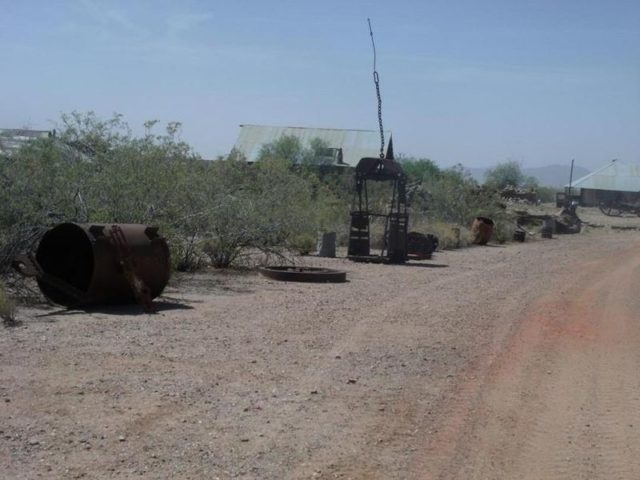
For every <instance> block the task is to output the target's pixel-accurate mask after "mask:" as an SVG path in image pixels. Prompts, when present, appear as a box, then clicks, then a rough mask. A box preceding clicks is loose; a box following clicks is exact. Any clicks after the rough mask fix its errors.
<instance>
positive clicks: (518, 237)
mask: <svg viewBox="0 0 640 480" xmlns="http://www.w3.org/2000/svg"><path fill="white" fill-rule="evenodd" d="M526 239H527V231H526V230H524V229H523V228H520V227H516V229H515V230H514V231H513V240H514V241H516V242H524V241H525V240H526Z"/></svg>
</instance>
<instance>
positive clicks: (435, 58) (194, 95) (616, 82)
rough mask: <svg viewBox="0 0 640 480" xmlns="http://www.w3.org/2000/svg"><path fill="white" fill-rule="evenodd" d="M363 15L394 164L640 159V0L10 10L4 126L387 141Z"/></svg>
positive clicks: (216, 150) (325, 0)
mask: <svg viewBox="0 0 640 480" xmlns="http://www.w3.org/2000/svg"><path fill="white" fill-rule="evenodd" d="M367 17H370V18H371V20H372V22H373V28H374V34H375V40H376V46H377V53H378V71H379V74H380V79H381V87H382V97H383V115H384V126H385V129H389V130H391V131H392V132H393V137H394V147H395V150H396V152H401V153H404V154H407V155H414V156H420V157H429V158H432V159H433V160H435V161H437V162H438V163H439V164H440V165H443V166H446V165H451V164H455V163H457V162H460V163H463V164H464V165H466V166H469V167H477V166H490V165H493V164H495V163H497V162H502V161H505V160H508V159H513V160H518V161H520V162H521V163H522V164H523V165H525V166H539V165H547V164H552V163H563V164H568V163H570V161H571V159H572V158H575V159H576V163H577V164H579V165H583V166H585V167H588V168H595V167H597V166H599V165H601V164H603V163H605V162H606V161H608V160H609V159H612V158H619V159H623V160H627V161H631V162H639V163H640V1H639V0H629V1H625V0H606V1H605V0H598V1H596V0H536V1H528V0H484V1H480V0H477V1H471V0H442V1H440V0H438V1H429V0H424V1H417V0H416V1H402V0H395V1H393V2H392V1H384V2H382V1H380V2H373V1H369V2H365V1H348V0H340V1H333V0H322V1H317V0H315V1H305V0H297V1H268V0H262V1H257V0H256V1H241V0H236V1H233V0H226V1H224V2H223V1H217V0H211V1H204V0H186V1H184V0H183V1H180V2H178V1H156V0H154V1H151V0H144V1H140V0H127V1H108V0H104V1H99V0H75V1H55V0H47V1H44V0H42V1H39V0H32V1H29V0H24V1H17V0H0V58H1V59H2V61H1V63H0V65H1V66H0V127H5V128H11V127H24V126H29V127H31V128H34V129H50V128H53V127H54V126H55V125H54V122H56V121H57V120H58V119H59V116H60V114H61V113H63V112H70V111H73V110H77V111H81V112H83V111H89V110H93V111H95V112H96V113H97V114H98V115H100V116H103V117H109V116H110V115H111V114H112V113H113V112H118V113H122V114H124V116H125V119H126V120H127V121H128V122H129V123H130V124H131V125H132V126H133V127H135V128H136V129H139V130H138V131H140V132H141V131H142V123H143V122H144V121H145V120H150V119H158V120H161V121H163V122H167V121H172V120H177V121H180V122H182V123H183V130H182V136H183V138H184V139H185V140H186V141H188V142H189V143H190V144H191V145H192V146H193V147H194V148H195V150H196V151H197V152H199V153H200V154H201V155H203V156H204V157H205V158H211V157H214V156H216V155H218V154H224V153H227V152H228V151H229V150H230V148H231V147H232V146H233V143H234V142H235V139H236V137H237V135H238V131H239V128H238V125H239V124H241V123H256V124H269V125H284V126H310V127H332V128H354V129H377V105H376V99H375V90H374V86H373V82H372V52H371V43H370V37H369V32H368V28H367V22H366V19H367Z"/></svg>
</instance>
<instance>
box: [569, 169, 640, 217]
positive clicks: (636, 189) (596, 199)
mask: <svg viewBox="0 0 640 480" xmlns="http://www.w3.org/2000/svg"><path fill="white" fill-rule="evenodd" d="M568 187H569V185H568V184H567V185H565V188H568ZM571 188H572V190H573V191H574V193H575V194H578V195H579V196H580V205H583V206H585V207H594V206H598V205H600V203H603V202H610V201H612V200H615V201H623V202H635V201H637V200H640V165H636V164H632V163H626V162H622V161H620V160H612V161H611V162H609V163H608V164H607V165H605V166H603V167H601V168H599V169H597V170H596V171H594V172H591V173H590V174H589V175H585V176H584V177H582V178H579V179H578V180H576V181H575V182H573V183H572V185H571Z"/></svg>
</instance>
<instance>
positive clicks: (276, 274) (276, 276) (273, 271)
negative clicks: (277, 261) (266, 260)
mask: <svg viewBox="0 0 640 480" xmlns="http://www.w3.org/2000/svg"><path fill="white" fill-rule="evenodd" d="M260 273H262V275H264V276H265V277H268V278H271V279H273V280H283V281H287V282H315V283H327V282H328V283H339V282H345V281H346V280H347V272H342V271H340V270H332V269H330V268H319V267H296V266H292V265H289V266H281V267H261V268H260Z"/></svg>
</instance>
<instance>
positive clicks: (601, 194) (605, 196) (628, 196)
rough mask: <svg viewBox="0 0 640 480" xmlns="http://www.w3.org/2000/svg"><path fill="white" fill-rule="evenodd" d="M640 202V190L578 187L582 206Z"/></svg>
mask: <svg viewBox="0 0 640 480" xmlns="http://www.w3.org/2000/svg"><path fill="white" fill-rule="evenodd" d="M610 202H622V203H637V202H640V192H617V191H615V190H596V189H592V188H582V189H580V205H582V206H583V207H597V206H598V205H600V204H601V203H610Z"/></svg>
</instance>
